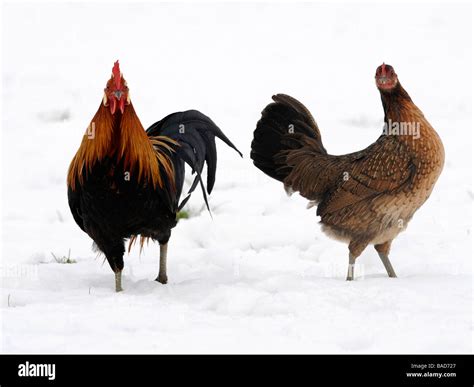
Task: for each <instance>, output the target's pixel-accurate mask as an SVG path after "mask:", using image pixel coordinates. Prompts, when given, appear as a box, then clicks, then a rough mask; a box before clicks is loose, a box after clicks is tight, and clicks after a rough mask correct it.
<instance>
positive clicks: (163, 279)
mask: <svg viewBox="0 0 474 387" xmlns="http://www.w3.org/2000/svg"><path fill="white" fill-rule="evenodd" d="M155 281H157V282H159V283H160V284H163V285H166V284H167V283H168V276H167V275H166V274H165V275H161V274H158V277H156V279H155Z"/></svg>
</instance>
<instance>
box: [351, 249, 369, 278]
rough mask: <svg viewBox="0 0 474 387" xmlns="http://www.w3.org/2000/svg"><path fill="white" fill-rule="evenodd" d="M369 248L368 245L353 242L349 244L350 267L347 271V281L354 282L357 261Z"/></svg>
mask: <svg viewBox="0 0 474 387" xmlns="http://www.w3.org/2000/svg"><path fill="white" fill-rule="evenodd" d="M366 247H367V243H365V242H358V241H351V243H349V267H348V269H347V278H346V280H347V281H352V280H353V279H354V269H355V261H356V259H357V257H358V256H359V255H361V254H362V251H364V249H365V248H366Z"/></svg>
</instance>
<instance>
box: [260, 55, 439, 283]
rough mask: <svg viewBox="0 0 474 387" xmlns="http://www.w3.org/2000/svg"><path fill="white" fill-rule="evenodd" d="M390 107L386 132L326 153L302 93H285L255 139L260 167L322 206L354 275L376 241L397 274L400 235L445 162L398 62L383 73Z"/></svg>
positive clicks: (381, 85)
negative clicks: (393, 251)
mask: <svg viewBox="0 0 474 387" xmlns="http://www.w3.org/2000/svg"><path fill="white" fill-rule="evenodd" d="M375 81H376V85H377V88H378V90H379V92H380V96H381V98H382V106H383V109H384V114H385V117H384V121H385V126H384V131H383V134H382V135H381V136H380V137H379V138H378V139H377V141H376V142H374V143H373V144H372V145H370V146H369V147H367V148H366V149H364V150H361V151H359V152H355V153H350V154H347V155H342V156H333V155H330V154H328V153H327V152H326V149H325V148H324V146H323V144H322V141H321V134H320V131H319V128H318V125H317V124H316V121H315V120H314V119H313V117H312V116H311V113H310V112H309V111H308V109H307V108H306V107H305V106H303V104H301V103H300V102H298V101H297V100H296V99H294V98H292V97H290V96H287V95H283V94H278V95H276V96H273V100H274V101H275V102H274V103H271V104H269V105H268V106H267V107H266V108H265V109H264V110H263V112H262V118H261V119H260V121H259V122H258V123H257V128H256V130H255V132H254V139H253V141H252V151H251V158H252V159H253V162H254V164H255V166H256V167H257V168H259V169H260V170H262V171H263V172H265V173H266V174H267V175H269V176H271V177H273V178H274V179H277V180H279V181H281V182H283V184H284V187H285V189H286V190H287V192H288V193H292V192H299V193H300V194H301V195H302V196H303V197H305V198H307V199H309V200H310V203H309V205H308V208H309V207H312V206H314V205H317V206H318V208H317V215H319V216H320V217H321V223H322V229H323V231H324V232H325V233H326V234H328V235H329V236H331V237H334V238H336V239H339V240H342V241H345V242H346V243H348V244H349V268H348V274H347V279H348V280H352V279H353V278H354V265H355V261H356V258H357V257H358V256H359V255H360V254H361V253H362V252H363V251H364V249H365V248H366V247H367V246H368V245H369V244H373V245H374V247H375V249H376V250H377V252H378V254H379V256H380V258H381V260H382V262H383V264H384V266H385V269H386V270H387V273H388V275H389V276H390V277H396V274H395V271H394V269H393V267H392V265H391V263H390V260H389V257H388V255H389V251H390V246H391V243H392V241H393V239H394V238H395V237H396V236H397V235H398V234H399V233H400V232H401V231H403V230H405V228H406V227H407V224H408V222H409V221H410V219H411V218H412V216H413V214H414V213H415V212H416V210H418V208H420V207H421V205H422V204H423V203H424V202H425V201H426V200H427V199H428V197H429V196H430V194H431V191H432V190H433V187H434V185H435V183H436V181H437V179H438V177H439V175H440V173H441V171H442V169H443V164H444V148H443V144H442V142H441V139H440V138H439V136H438V134H437V133H436V131H435V130H434V129H433V127H432V126H431V125H430V123H429V122H428V121H427V120H426V118H425V117H424V115H423V113H422V112H421V111H420V109H418V107H417V106H416V105H415V104H414V103H413V102H412V100H411V98H410V97H409V95H408V93H407V92H406V91H405V89H404V88H403V87H402V85H401V84H400V81H399V80H398V76H397V74H396V73H395V71H394V69H393V67H392V66H390V65H386V64H382V65H381V66H379V67H378V68H377V71H376V74H375Z"/></svg>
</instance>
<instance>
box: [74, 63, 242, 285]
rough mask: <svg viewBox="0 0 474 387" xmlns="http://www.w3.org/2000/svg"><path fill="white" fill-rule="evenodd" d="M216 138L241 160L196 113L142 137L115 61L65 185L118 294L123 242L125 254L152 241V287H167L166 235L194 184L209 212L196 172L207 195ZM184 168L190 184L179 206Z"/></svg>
mask: <svg viewBox="0 0 474 387" xmlns="http://www.w3.org/2000/svg"><path fill="white" fill-rule="evenodd" d="M215 137H218V138H220V139H221V140H222V141H223V142H225V143H226V144H227V145H228V146H230V147H231V148H233V149H235V150H236V151H237V152H238V153H239V154H240V155H241V156H242V154H241V153H240V152H239V151H238V149H237V148H236V147H235V146H234V145H233V144H232V142H231V141H230V140H229V139H228V138H227V137H226V136H225V135H224V133H223V132H222V131H221V130H220V129H219V128H218V127H217V126H216V124H214V122H212V120H211V119H210V118H208V117H206V116H205V115H204V114H202V113H200V112H198V111H196V110H189V111H185V112H179V113H173V114H170V115H168V116H167V117H165V118H163V119H162V120H161V121H159V122H157V123H155V124H153V125H152V126H151V127H150V128H149V129H148V130H147V131H146V132H145V130H144V129H143V126H142V124H141V123H140V120H139V118H138V116H137V114H136V113H135V109H134V107H133V104H132V102H131V100H130V94H129V89H128V86H127V82H126V81H125V79H124V78H123V75H122V74H121V72H120V67H119V63H118V61H117V62H115V64H114V66H113V69H112V76H111V78H110V79H109V80H108V82H107V85H106V87H105V90H104V96H103V99H102V102H101V103H100V106H99V109H98V111H97V113H96V114H95V116H94V118H93V119H92V121H91V123H90V125H89V127H88V129H87V132H86V134H85V135H84V138H83V140H82V143H81V145H80V147H79V150H78V151H77V153H76V155H75V156H74V158H73V160H72V162H71V164H70V167H69V171H68V175H67V186H68V201H69V207H70V209H71V212H72V215H73V217H74V220H75V221H76V223H77V224H78V225H79V227H80V228H81V229H82V230H83V231H85V232H86V233H87V234H88V235H89V236H90V237H91V238H92V239H93V241H94V244H95V247H96V248H97V249H98V250H99V251H100V252H102V253H104V255H105V257H106V259H107V261H108V263H109V265H110V267H111V268H112V270H113V271H114V273H115V290H116V291H117V292H118V291H121V290H122V274H121V273H122V269H123V267H124V263H123V255H124V252H125V240H126V239H127V238H130V244H129V251H130V247H131V245H132V244H133V242H134V241H135V240H137V238H138V236H140V243H141V247H143V244H144V242H145V241H147V240H148V239H149V238H151V239H152V240H154V241H158V242H159V244H160V267H159V273H158V277H157V278H156V280H157V281H158V282H160V283H162V284H166V283H167V281H168V277H167V273H166V258H167V246H168V240H169V239H170V236H171V229H172V228H173V227H175V226H176V224H177V218H176V216H177V212H178V211H179V210H180V209H181V208H182V207H183V206H184V204H185V203H186V202H187V200H188V199H189V197H190V195H191V193H192V192H193V191H194V189H195V188H196V186H197V185H198V184H200V185H201V188H202V192H203V195H204V200H205V203H206V206H207V208H208V209H209V206H208V201H207V196H206V189H205V188H204V183H203V181H202V179H201V172H202V170H203V166H204V164H205V163H206V164H207V184H206V186H207V193H208V194H210V193H211V191H212V188H213V186H214V181H215V177H216V161H217V152H216V144H215ZM184 163H187V164H188V165H190V166H191V168H192V170H193V173H194V172H195V173H196V177H195V179H194V181H193V183H192V185H191V187H190V189H189V192H188V194H187V196H186V197H185V198H184V199H183V200H182V201H181V203H180V202H179V201H180V197H181V193H182V189H183V183H184V174H185V165H184Z"/></svg>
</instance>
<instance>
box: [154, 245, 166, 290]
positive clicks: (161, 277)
mask: <svg viewBox="0 0 474 387" xmlns="http://www.w3.org/2000/svg"><path fill="white" fill-rule="evenodd" d="M167 254H168V243H164V244H161V243H160V271H159V273H158V277H157V278H156V280H155V281H158V282H159V283H160V284H163V285H164V284H166V283H168V276H167V275H166V256H167Z"/></svg>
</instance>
